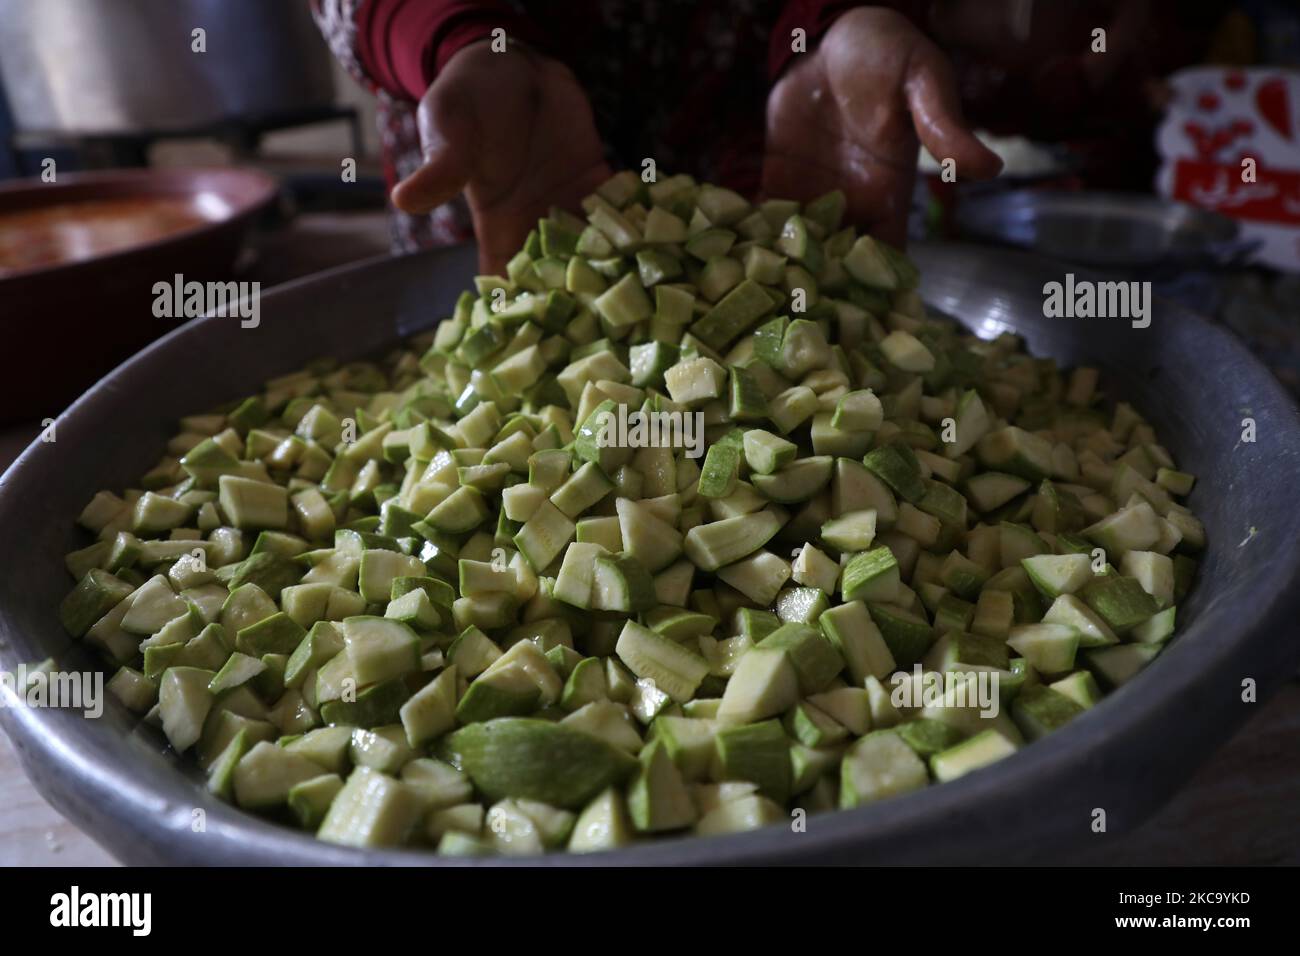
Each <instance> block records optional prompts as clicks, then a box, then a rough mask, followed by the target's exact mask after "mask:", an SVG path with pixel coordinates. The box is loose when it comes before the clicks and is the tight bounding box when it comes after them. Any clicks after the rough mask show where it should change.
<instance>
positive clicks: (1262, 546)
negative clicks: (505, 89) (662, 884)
mask: <svg viewBox="0 0 1300 956" xmlns="http://www.w3.org/2000/svg"><path fill="white" fill-rule="evenodd" d="M915 253H916V258H917V260H918V263H919V265H920V266H921V269H922V274H923V275H924V277H925V285H924V291H925V293H926V296H927V298H928V299H929V301H930V302H931V303H932V304H933V305H934V306H936V307H937V308H939V309H942V310H944V311H946V312H948V313H951V314H953V315H955V316H958V317H960V318H961V319H962V320H963V321H964V322H966V323H967V324H969V325H970V326H971V327H972V328H973V329H975V330H976V331H977V332H979V333H981V334H986V335H987V334H996V333H997V332H999V331H1001V330H1002V329H1004V328H1013V329H1015V330H1017V331H1019V332H1021V333H1023V334H1024V335H1025V337H1026V338H1027V339H1028V341H1029V345H1030V346H1031V347H1032V348H1033V350H1034V351H1035V352H1037V353H1039V354H1041V355H1050V356H1052V357H1054V358H1056V359H1057V360H1059V361H1061V362H1066V363H1072V362H1090V363H1096V364H1098V365H1100V366H1101V367H1103V368H1104V369H1106V373H1107V374H1106V384H1107V386H1108V387H1109V388H1110V389H1111V391H1112V392H1113V393H1114V394H1115V395H1117V396H1120V397H1123V398H1126V399H1129V400H1131V401H1133V402H1134V403H1135V404H1136V405H1137V407H1138V408H1139V409H1141V410H1142V411H1143V412H1144V413H1145V414H1146V415H1148V416H1149V417H1150V419H1151V421H1152V422H1153V423H1154V424H1155V426H1156V427H1157V428H1158V429H1159V431H1160V434H1161V436H1162V437H1163V439H1164V440H1165V442H1166V443H1167V445H1168V446H1169V447H1170V448H1171V449H1172V451H1173V452H1174V454H1175V455H1176V456H1177V458H1178V460H1179V461H1180V463H1181V464H1182V465H1183V466H1185V467H1186V468H1187V469H1188V470H1190V471H1192V472H1194V473H1195V474H1196V475H1197V476H1198V481H1197V487H1196V490H1195V492H1194V493H1193V496H1192V504H1193V505H1194V506H1195V508H1196V511H1197V513H1198V514H1199V515H1200V516H1201V517H1202V518H1203V519H1204V521H1205V524H1206V528H1207V530H1208V533H1209V540H1210V545H1209V549H1208V552H1207V553H1206V555H1205V561H1204V564H1203V565H1202V571H1201V574H1200V578H1199V583H1198V584H1197V587H1196V589H1195V591H1194V592H1193V594H1192V596H1191V597H1190V599H1189V600H1188V601H1187V602H1186V603H1185V605H1184V606H1183V607H1180V608H1179V616H1180V620H1182V621H1184V622H1186V623H1185V624H1184V626H1183V628H1182V632H1181V633H1180V634H1179V635H1178V636H1177V637H1176V638H1175V640H1174V642H1173V644H1172V645H1171V646H1170V647H1169V649H1168V650H1167V652H1166V653H1165V654H1163V655H1162V656H1161V657H1160V658H1158V659H1157V660H1156V661H1155V663H1154V664H1153V665H1152V666H1151V667H1149V668H1148V669H1147V670H1146V671H1145V672H1143V673H1142V674H1140V675H1139V676H1138V677H1137V678H1136V679H1135V680H1133V681H1132V682H1131V683H1129V684H1128V685H1126V686H1125V687H1123V688H1122V689H1121V690H1119V691H1118V692H1117V693H1115V694H1113V695H1112V696H1109V697H1107V698H1106V699H1105V700H1104V701H1103V702H1102V703H1101V704H1100V705H1099V706H1097V707H1096V708H1094V709H1093V710H1091V711H1090V712H1088V713H1087V714H1085V715H1083V716H1081V717H1080V718H1078V719H1077V720H1075V721H1074V722H1072V723H1071V724H1070V725H1069V726H1067V727H1065V728H1064V729H1062V730H1061V731H1059V732H1058V733H1056V734H1054V735H1052V737H1051V738H1049V739H1048V740H1047V741H1044V742H1040V743H1036V744H1034V745H1032V746H1029V747H1027V748H1025V749H1024V750H1023V751H1021V752H1020V753H1018V754H1015V755H1014V756H1012V757H1011V758H1009V759H1007V760H1005V761H1003V762H1001V763H999V764H998V765H996V766H994V767H991V768H988V769H986V770H981V771H978V772H975V773H972V774H970V775H968V776H966V777H964V778H962V779H960V780H958V781H956V782H954V783H949V784H945V785H943V786H938V787H933V788H930V789H927V790H925V791H923V792H920V793H915V794H909V795H906V796H903V797H900V798H898V799H893V800H888V801H885V802H883V803H880V804H878V805H875V806H872V807H867V808H863V809H858V810H852V811H848V812H843V813H834V814H828V815H825V816H817V817H813V818H811V819H810V820H808V825H807V831H806V832H792V829H793V828H786V827H779V826H778V827H772V828H770V829H767V830H763V831H760V832H756V833H749V834H742V835H737V836H729V837H721V838H716V839H708V840H695V839H681V840H673V841H664V842H656V843H650V844H646V845H644V846H638V847H635V848H632V849H627V850H620V851H617V852H614V853H610V854H608V855H601V856H598V857H585V858H584V857H570V856H563V855H556V856H552V857H548V858H546V859H545V861H544V862H545V863H546V864H547V865H564V864H577V863H591V862H601V863H616V864H641V865H653V864H661V865H683V864H721V863H747V864H756V863H773V862H810V861H821V862H841V863H846V862H852V863H920V862H931V863H933V862H945V863H962V862H973V863H1005V862H1011V861H1020V860H1047V861H1050V860H1052V859H1055V858H1056V857H1055V854H1057V853H1058V852H1060V851H1061V850H1062V849H1063V848H1067V847H1069V846H1071V845H1077V844H1081V843H1091V844H1092V845H1097V844H1098V843H1101V842H1104V841H1107V840H1112V839H1115V836H1116V834H1118V833H1121V832H1123V831H1124V830H1127V829H1130V828H1132V827H1133V826H1134V825H1136V824H1137V823H1138V822H1139V821H1141V820H1142V819H1143V818H1144V817H1146V816H1147V815H1148V814H1149V813H1150V812H1151V811H1152V810H1154V809H1155V808H1156V807H1157V806H1158V805H1159V804H1160V803H1161V802H1162V801H1164V800H1165V799H1166V798H1167V797H1168V796H1169V795H1170V794H1171V793H1172V792H1173V791H1174V790H1175V789H1176V788H1177V787H1178V786H1179V785H1180V784H1181V783H1182V782H1183V781H1184V780H1185V779H1186V778H1187V777H1188V776H1189V775H1190V774H1191V772H1192V771H1193V769H1194V768H1195V767H1196V765H1197V764H1198V762H1199V761H1201V760H1202V759H1203V758H1204V757H1206V756H1207V755H1208V754H1210V753H1211V752H1212V751H1213V749H1214V748H1215V747H1216V746H1217V745H1218V744H1219V743H1220V742H1222V741H1224V740H1225V739H1226V738H1227V737H1228V736H1229V735H1230V734H1231V733H1232V732H1233V730H1234V729H1235V728H1236V727H1238V726H1239V725H1240V724H1241V723H1242V722H1243V721H1244V720H1245V719H1246V718H1247V717H1248V716H1249V715H1250V714H1252V713H1253V711H1254V708H1255V706H1256V705H1255V704H1252V703H1245V702H1243V699H1242V698H1243V692H1242V688H1243V681H1246V680H1251V681H1254V682H1256V684H1257V686H1258V693H1259V696H1260V697H1261V698H1262V697H1265V696H1267V694H1268V693H1269V691H1271V690H1272V689H1273V688H1274V687H1276V686H1277V685H1278V684H1280V683H1281V682H1282V681H1284V680H1285V679H1286V678H1287V677H1288V676H1289V675H1291V674H1294V673H1295V671H1296V667H1297V664H1300V642H1298V641H1297V640H1296V627H1295V620H1296V611H1297V603H1298V600H1297V590H1296V583H1297V578H1298V576H1300V575H1298V574H1297V572H1298V571H1300V509H1298V508H1296V507H1295V494H1296V488H1297V487H1298V486H1300V467H1298V465H1300V419H1297V414H1296V410H1295V408H1294V406H1293V404H1292V401H1291V400H1290V398H1289V397H1288V396H1287V395H1286V394H1284V393H1283V391H1282V389H1281V388H1280V387H1279V386H1278V385H1277V384H1276V383H1275V382H1274V381H1273V379H1272V378H1271V377H1270V376H1269V375H1268V373H1267V372H1266V371H1265V370H1264V368H1263V367H1262V366H1261V365H1260V364H1259V363H1258V362H1257V361H1255V359H1254V358H1252V357H1251V356H1250V355H1249V354H1248V353H1247V352H1246V350H1245V349H1244V348H1243V347H1242V346H1240V345H1239V344H1238V343H1237V342H1236V341H1235V340H1234V339H1232V338H1231V337H1230V336H1229V335H1227V334H1226V333H1224V332H1223V331H1221V330H1219V329H1217V328H1215V327H1213V326H1211V325H1209V324H1207V323H1206V322H1204V321H1202V320H1201V319H1199V318H1197V317H1196V316H1194V315H1192V314H1190V313H1188V312H1185V311H1183V310H1181V309H1179V308H1177V307H1175V306H1171V305H1160V306H1159V307H1158V309H1157V311H1156V314H1155V318H1154V321H1153V323H1152V325H1151V327H1150V328H1149V329H1145V330H1135V329H1132V328H1130V327H1129V324H1128V323H1127V322H1123V321H1121V320H1071V321H1059V320H1045V319H1044V318H1043V316H1042V291H1041V290H1042V286H1043V283H1044V282H1045V281H1047V280H1049V279H1051V278H1053V277H1054V276H1059V273H1060V272H1061V271H1062V268H1063V267H1061V266H1059V265H1054V264H1052V263H1050V262H1048V261H1046V260H1042V259H1038V258H1035V257H1032V256H1029V255H1026V254H1022V253H1009V252H989V251H987V250H980V249H975V248H971V247H960V246H955V247H954V246H949V247H921V248H918V249H916V250H915ZM473 269H474V252H473V250H472V249H468V248H460V249H452V250H447V251H443V252H433V253H426V254H421V255H418V256H413V257H409V258H404V259H398V260H385V261H374V262H370V263H366V264H362V265H359V266H355V267H349V268H345V269H340V270H335V271H333V272H330V273H326V274H323V275H321V276H318V277H316V278H312V279H307V280H303V281H301V282H296V283H293V284H292V285H289V286H285V287H283V288H281V289H279V290H277V291H274V292H272V293H270V294H268V295H267V296H266V297H265V301H264V302H263V308H262V324H261V326H260V327H259V328H257V329H242V328H240V327H239V324H238V320H237V319H203V320H197V321H195V322H192V323H190V324H188V325H186V326H184V327H183V328H181V329H178V330H177V331H175V332H173V333H172V334H171V335H169V336H167V337H166V338H165V339H162V340H161V341H159V342H157V343H155V344H153V345H152V346H150V347H149V348H147V349H146V350H145V351H143V352H142V353H140V354H139V355H137V356H136V357H135V358H133V359H132V360H131V361H129V362H127V363H126V364H125V365H123V366H122V367H121V368H119V369H118V370H117V371H115V372H114V373H113V374H111V375H110V376H108V377H107V378H105V379H104V380H103V381H101V382H100V383H99V384H98V385H97V386H95V388H93V389H92V390H91V391H90V392H88V393H87V394H86V395H85V396H84V397H83V398H82V399H81V400H79V401H78V402H77V403H76V404H75V405H73V406H72V407H71V408H70V409H68V411H67V412H65V413H64V414H63V415H62V416H60V418H59V419H58V422H57V431H56V441H55V442H53V443H40V442H37V443H35V444H33V445H32V446H31V447H30V448H28V449H27V450H26V451H25V452H24V453H23V455H22V456H21V457H20V458H19V459H18V460H17V462H15V463H14V465H13V467H12V468H10V470H9V471H8V472H7V473H6V474H5V475H4V477H3V478H0V528H3V530H4V533H3V535H0V567H3V569H4V573H3V575H0V667H4V668H6V669H10V670H12V669H13V668H14V667H15V666H16V665H17V664H18V663H19V662H22V661H31V660H34V659H40V658H44V657H46V656H47V655H51V654H54V655H57V656H58V657H59V658H60V661H61V662H62V664H63V665H64V666H65V667H66V668H89V667H93V666H94V663H95V662H94V661H93V660H92V659H91V658H90V656H89V655H88V654H86V653H85V651H84V650H83V649H82V648H81V647H80V646H78V645H77V644H75V643H74V642H73V641H70V640H69V639H68V638H67V637H66V636H65V635H64V634H63V632H62V631H61V629H60V627H59V624H58V621H57V617H56V614H55V608H56V606H57V604H58V602H59V600H60V599H61V598H62V597H63V595H64V593H65V592H66V591H67V589H68V588H69V585H70V582H69V581H68V579H67V576H66V574H65V573H64V571H63V568H62V560H61V559H62V555H63V553H64V552H65V551H67V550H69V549H70V548H71V547H73V546H74V544H76V542H77V540H78V537H77V533H76V532H75V531H74V529H73V526H72V516H74V515H75V514H76V513H77V512H78V510H79V509H80V508H81V506H82V505H83V504H84V502H85V501H86V500H87V499H88V498H89V497H90V496H91V495H92V494H93V493H94V492H95V491H96V490H97V489H99V488H102V487H117V488H120V487H122V486H125V485H128V484H130V483H131V482H132V481H133V480H134V479H135V478H136V477H137V476H138V475H140V474H141V473H142V472H143V471H144V470H145V469H146V468H148V467H149V466H150V465H152V464H153V462H154V461H155V459H156V458H157V457H158V455H159V453H160V450H161V449H162V446H163V443H164V441H165V439H166V437H167V436H168V435H169V434H170V430H171V428H172V427H173V425H172V423H173V421H174V419H175V418H176V416H177V415H180V414H184V413H188V412H197V411H200V410H202V409H205V408H207V407H208V406H210V405H212V404H214V403H217V402H219V401H222V400H225V399H229V398H231V397H234V396H237V395H240V394H242V393H244V392H248V391H251V390H253V389H254V388H256V387H257V386H258V385H259V384H260V382H261V381H262V380H263V379H265V378H267V377H269V376H272V375H275V374H278V373H282V372H284V371H286V370H288V369H291V368H294V367H296V366H298V365H300V364H301V363H303V362H304V361H306V360H308V359H310V358H312V357H314V356H317V355H320V354H335V355H339V356H357V355H361V354H364V353H367V352H370V351H373V350H374V349H376V348H379V347H381V346H383V345H385V344H387V343H391V342H392V341H393V340H394V339H395V338H396V337H397V336H398V335H399V334H407V333H410V332H414V331H416V330H417V329H420V328H425V327H427V326H429V325H430V324H431V323H432V322H434V321H435V320H436V319H437V318H439V317H440V316H443V315H445V314H447V313H448V312H449V311H450V309H451V306H452V303H453V301H454V298H455V296H456V294H457V293H458V292H459V290H460V289H461V288H462V287H464V285H465V283H466V280H467V279H468V278H469V276H470V275H471V274H472V272H473ZM1247 416H1249V417H1251V418H1253V419H1254V420H1255V422H1256V428H1257V434H1258V441H1257V442H1255V443H1243V442H1242V441H1241V440H1240V439H1241V420H1242V418H1243V417H1247ZM8 703H9V704H10V705H12V703H13V701H12V700H10V701H8ZM0 721H2V722H3V725H4V727H5V728H6V730H8V732H9V734H10V736H11V737H12V738H13V740H14V743H15V744H16V746H17V749H18V752H19V755H20V757H21V759H22V762H23V764H24V766H25V767H26V769H27V772H28V773H29V774H30V776H31V778H32V780H33V781H34V782H35V784H36V786H37V787H38V789H40V791H41V792H42V793H43V794H45V796H46V797H47V798H48V799H49V800H50V802H51V803H53V804H54V806H55V807H56V808H57V809H58V810H60V811H61V812H63V813H64V814H66V815H67V816H68V817H70V818H71V819H72V820H73V821H74V822H75V823H77V824H78V825H80V826H81V827H82V828H84V829H85V830H86V831H87V832H88V833H90V834H91V835H92V836H93V837H94V838H95V839H97V840H98V841H99V842H100V843H102V844H103V845H104V846H105V847H107V848H108V849H109V850H110V851H112V852H113V853H115V854H117V855H118V856H119V857H120V858H121V859H123V860H125V861H127V862H131V863H187V864H235V863H240V864H253V865H275V864H306V863H325V864H368V865H392V864H419V863H423V864H432V863H435V862H440V861H438V860H437V858H436V857H435V856H433V855H432V854H428V853H419V852H414V851H384V852H381V851H375V852H364V851H359V850H352V849H347V848H343V847H336V846H329V845H326V844H322V843H318V842H317V841H315V840H314V839H312V838H311V837H309V836H306V835H303V834H300V833H298V832H295V831H293V830H291V829H289V828H287V827H281V826H277V825H274V824H272V823H268V822H264V821H262V820H260V819H258V818H256V817H253V816H249V815H247V814H244V813H242V812H240V811H239V810H236V809H234V808H233V807H230V806H227V805H226V804H223V803H221V802H220V801H218V800H215V799H213V798H212V797H210V796H209V795H208V793H207V792H206V790H205V789H204V788H203V785H202V783H203V782H202V780H201V777H200V775H199V774H198V773H197V772H196V771H195V770H194V769H193V768H192V767H191V766H190V765H189V764H188V763H181V762H178V761H177V760H176V759H175V758H174V757H173V756H172V755H171V754H170V753H169V752H168V750H167V746H166V742H165V741H164V740H163V739H162V738H161V736H160V735H158V734H157V733H155V732H153V731H150V730H147V729H139V730H136V729H134V724H135V722H134V721H133V720H132V719H131V718H130V717H129V716H128V715H127V714H125V713H124V712H123V711H122V710H121V709H120V708H116V707H114V706H109V707H108V708H107V710H106V713H105V715H104V717H103V718H101V719H99V720H87V719H85V718H83V717H82V716H81V715H80V713H78V712H72V711H59V710H33V709H25V708H22V709H19V708H15V707H13V706H9V707H5V708H3V709H0ZM196 809H202V810H203V811H204V814H205V826H204V827H203V828H197V827H196V826H195V820H196V819H197V816H196V814H195V810H196ZM1098 810H1101V811H1104V813H1105V817H1104V822H1105V827H1106V830H1105V832H1104V833H1097V832H1095V826H1096V821H1097V820H1099V819H1101V818H1100V817H1099V816H1098V815H1097V812H1096V811H1098ZM502 862H509V861H487V862H486V863H485V865H500V864H501V863H502Z"/></svg>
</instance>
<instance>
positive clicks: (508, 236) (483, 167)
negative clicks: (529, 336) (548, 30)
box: [393, 42, 610, 274]
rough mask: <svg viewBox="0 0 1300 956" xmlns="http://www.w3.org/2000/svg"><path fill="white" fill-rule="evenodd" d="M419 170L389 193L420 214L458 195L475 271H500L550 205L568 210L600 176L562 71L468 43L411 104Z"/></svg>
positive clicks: (572, 85) (542, 60)
mask: <svg viewBox="0 0 1300 956" xmlns="http://www.w3.org/2000/svg"><path fill="white" fill-rule="evenodd" d="M418 121H419V128H420V142H421V145H422V147H423V150H424V164H423V165H422V166H421V167H420V168H419V169H417V170H416V171H415V172H413V173H411V174H410V175H409V176H407V177H406V178H405V179H403V180H402V181H401V182H400V183H398V184H397V186H396V188H394V190H393V204H394V205H395V206H397V208H398V209H401V210H402V211H403V212H408V213H415V214H423V213H428V212H430V211H431V210H432V209H434V208H435V207H436V206H439V205H441V204H442V203H445V202H447V201H448V200H449V199H451V198H453V197H454V196H455V195H456V194H457V193H459V192H461V191H462V190H464V192H465V196H466V199H467V200H468V201H469V208H470V212H471V214H472V215H473V219H474V234H475V235H476V236H477V238H478V244H479V269H480V270H481V271H482V272H483V273H502V274H504V271H505V265H506V263H507V262H508V261H509V260H510V257H511V256H513V255H514V254H515V252H516V251H517V250H518V249H519V248H520V246H522V245H523V242H524V239H525V238H526V237H527V235H528V232H529V230H530V229H532V228H533V227H534V226H535V225H536V224H537V220H538V219H539V218H540V217H542V216H544V215H546V211H547V209H548V208H550V207H551V206H553V205H555V206H570V207H576V206H577V205H578V202H579V201H580V200H581V199H582V198H583V197H584V196H586V195H587V194H588V193H590V192H591V191H592V190H593V189H595V187H596V186H598V185H599V184H600V183H602V182H603V181H604V180H605V179H606V178H608V176H609V174H610V173H609V167H608V165H606V163H605V158H604V153H603V152H602V149H601V142H600V136H599V135H598V134H597V132H596V124H595V121H594V119H593V118H592V113H591V106H590V104H589V103H588V102H587V96H586V94H585V93H584V92H583V90H582V88H581V87H580V86H579V85H578V81H577V80H576V79H575V78H574V76H573V73H572V72H570V71H569V69H568V67H566V66H564V65H563V64H562V63H559V62H558V61H556V60H552V59H549V58H547V57H544V56H542V55H540V54H538V53H534V52H532V51H528V50H522V49H519V48H518V47H511V48H510V49H509V50H508V51H507V52H504V53H494V52H492V50H491V49H490V47H489V46H488V44H487V43H486V42H482V43H475V44H472V45H470V46H468V47H466V48H465V49H463V50H461V51H460V52H459V53H457V54H456V55H455V56H453V57H452V58H451V60H449V61H448V63H447V66H446V67H445V68H444V69H443V70H442V72H441V73H440V74H439V75H438V78H437V79H435V80H434V81H433V83H432V84H431V85H430V86H429V91H428V92H427V93H425V95H424V98H423V99H422V100H421V101H420V108H419V113H418Z"/></svg>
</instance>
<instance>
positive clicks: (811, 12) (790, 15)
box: [767, 0, 928, 82]
mask: <svg viewBox="0 0 1300 956" xmlns="http://www.w3.org/2000/svg"><path fill="white" fill-rule="evenodd" d="M927 6H928V4H927V3H925V2H922V0H885V2H878V3H861V2H856V3H855V2H851V0H788V2H787V3H786V4H785V7H784V8H783V9H782V10H781V16H780V17H778V18H777V21H776V25H775V26H773V27H772V38H771V42H770V45H769V46H768V55H767V73H768V77H769V78H770V79H771V80H772V81H773V82H775V81H776V79H777V77H779V76H780V75H781V72H782V71H783V70H784V69H785V68H786V67H787V66H788V65H789V63H790V60H791V59H793V58H794V57H795V56H796V54H795V52H794V51H793V50H792V49H791V48H790V46H791V42H790V41H791V33H792V32H793V31H794V30H795V28H796V27H802V28H803V29H804V31H805V32H806V33H807V42H808V49H809V50H811V49H812V48H813V46H814V45H815V44H816V43H817V41H818V40H820V39H821V38H822V34H824V33H825V32H826V31H827V30H829V29H830V28H831V24H833V23H834V22H835V21H836V20H837V19H839V16H840V14H842V13H843V12H844V11H846V10H851V9H852V8H854V7H888V8H889V9H891V10H897V11H898V12H899V13H901V14H903V15H904V16H905V17H907V18H908V19H909V20H911V21H912V22H913V23H914V24H916V26H917V27H918V28H920V29H921V30H925V19H926V12H925V11H926V7H927Z"/></svg>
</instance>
